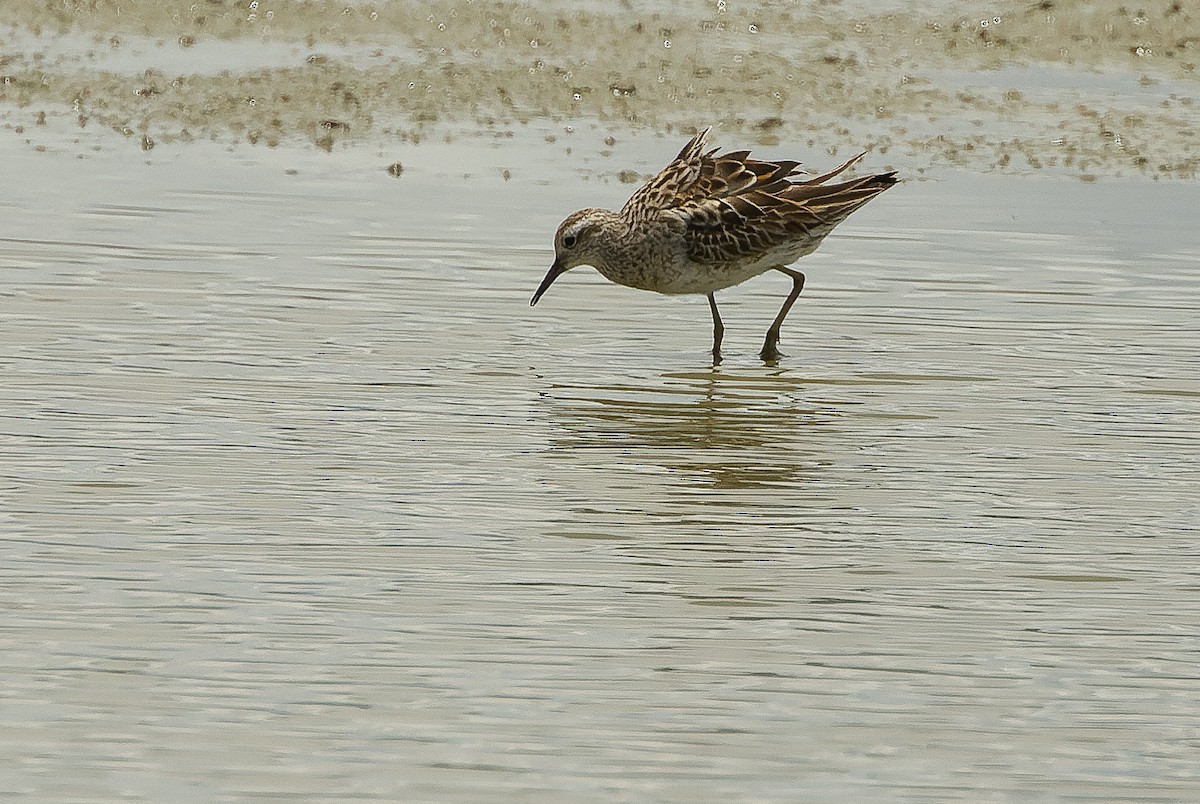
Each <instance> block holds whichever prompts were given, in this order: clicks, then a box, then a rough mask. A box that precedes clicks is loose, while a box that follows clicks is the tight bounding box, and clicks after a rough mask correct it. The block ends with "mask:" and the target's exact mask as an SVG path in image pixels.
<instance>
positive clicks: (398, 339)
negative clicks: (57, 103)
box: [0, 134, 1200, 801]
mask: <svg viewBox="0 0 1200 804" xmlns="http://www.w3.org/2000/svg"><path fill="white" fill-rule="evenodd" d="M580 136H583V135H582V134H581V135H580ZM5 142H7V143H9V144H8V145H6V146H5V147H7V148H9V149H10V150H13V149H14V148H16V147H17V146H14V145H12V144H11V143H12V141H11V140H5ZM729 144H734V143H729ZM678 145H679V143H678V142H675V141H674V140H671V139H666V140H662V139H656V138H644V139H641V140H635V141H630V142H626V143H623V144H621V145H619V146H618V155H619V156H620V155H623V158H624V160H625V162H623V163H622V164H625V163H626V162H627V163H629V164H636V165H639V166H641V167H642V168H643V169H645V170H647V171H648V170H652V169H653V168H654V167H656V166H658V165H661V164H662V163H663V162H665V161H666V159H667V158H669V157H670V156H671V155H672V154H673V153H674V151H675V150H676V149H677V148H678ZM621 149H625V150H623V151H622V150H621ZM364 150H369V149H358V150H357V151H351V152H346V153H336V152H335V153H334V154H331V155H329V154H324V153H314V152H311V151H303V150H284V151H281V152H267V151H260V150H238V151H234V152H232V153H230V152H226V151H224V150H220V149H217V148H215V147H208V146H202V145H195V146H191V147H187V148H183V149H179V150H170V149H161V148H160V149H158V150H156V151H154V152H152V153H151V154H148V155H146V156H138V157H136V158H135V157H131V156H129V155H127V154H121V153H113V152H102V153H96V154H90V155H87V158H84V159H77V158H75V155H74V154H72V153H66V152H59V153H55V152H48V153H41V154H35V153H31V152H29V151H28V150H20V151H16V150H14V151H13V154H10V155H9V157H6V163H8V164H12V165H15V167H14V170H16V171H18V173H19V175H18V176H17V178H18V179H19V181H15V182H14V183H12V184H10V185H9V186H8V188H7V189H6V192H5V194H4V197H3V199H2V200H0V212H2V219H3V221H4V224H3V229H2V230H0V269H2V273H0V308H2V310H3V315H2V316H0V343H2V344H3V346H2V347H0V368H2V371H3V376H4V381H3V382H2V383H0V416H2V422H3V424H2V426H3V437H2V438H0V466H2V467H3V468H2V469H0V529H2V531H3V540H2V541H0V551H2V561H0V572H2V573H3V583H2V584H0V601H2V605H3V606H4V609H5V611H6V616H5V618H4V624H3V630H2V632H0V645H2V646H3V650H2V651H0V673H2V675H3V679H4V680H3V682H0V689H2V690H3V696H2V698H0V710H2V711H3V713H4V721H5V723H6V725H7V728H5V729H4V730H3V732H2V733H0V764H3V766H4V767H5V768H7V770H6V772H5V773H4V774H3V779H2V780H0V792H2V793H3V795H4V796H5V797H6V798H12V797H26V798H38V799H41V800H63V801H66V800H70V801H85V800H105V799H109V800H111V799H117V798H120V799H125V800H151V801H164V800H187V799H192V800H230V799H239V800H245V799H256V798H267V797H306V796H314V797H321V798H339V797H345V798H363V799H392V800H399V799H408V800H481V801H482V800H496V799H507V800H566V799H571V800H597V801H599V800H629V799H668V800H696V799H707V800H712V799H717V798H725V799H735V800H782V799H790V800H849V799H854V800H880V799H887V800H912V801H932V800H964V799H968V800H987V799H1002V800H1003V799H1007V800H1031V799H1037V800H1058V799H1068V798H1072V799H1084V800H1102V799H1109V800H1122V801H1131V800H1144V801H1174V800H1186V799H1188V798H1189V797H1190V796H1192V795H1194V792H1195V790H1196V789H1197V785H1200V778H1198V777H1200V765H1198V763H1197V760H1196V757H1197V750H1198V749H1200V742H1198V738H1197V729H1196V724H1197V723H1198V722H1200V703H1197V702H1198V701H1200V672H1198V671H1197V669H1196V668H1197V663H1198V662H1200V650H1198V648H1197V644H1198V643H1197V641H1196V630H1197V624H1198V623H1200V603H1198V602H1197V589H1198V585H1200V579H1198V576H1197V569H1196V566H1197V563H1196V562H1197V558H1198V554H1200V550H1198V549H1197V546H1196V538H1197V525H1198V524H1200V503H1198V502H1197V500H1200V473H1198V470H1197V468H1196V466H1197V464H1196V455H1197V453H1198V450H1200V435H1198V432H1200V383H1198V381H1197V379H1196V378H1197V377H1198V376H1200V359H1198V357H1197V349H1196V344H1197V343H1200V339H1198V334H1200V333H1198V331H1197V330H1198V329H1200V326H1198V324H1197V321H1198V320H1200V317H1198V314H1200V273H1198V272H1197V262H1198V260H1200V233H1198V232H1197V230H1196V229H1195V227H1194V216H1195V210H1196V209H1197V208H1200V191H1198V190H1197V188H1196V187H1195V185H1194V184H1157V183H1151V182H1147V181H1144V180H1138V181H1109V182H1100V183H1097V184H1081V183H1077V182H1073V181H1067V180H1061V179H1050V180H1041V179H1015V178H999V177H986V176H983V177H981V176H966V175H955V174H945V175H942V176H940V177H938V178H936V179H934V180H925V181H920V180H912V181H908V182H906V183H905V184H902V185H900V186H899V187H897V188H896V189H894V190H891V191H889V192H888V193H887V194H885V195H884V196H882V197H880V198H879V199H878V200H876V201H875V202H873V203H872V204H871V205H870V206H869V207H867V208H866V209H864V210H863V211H861V212H859V213H857V214H856V215H855V216H854V217H853V218H852V219H851V220H850V221H849V222H847V223H846V224H844V226H843V227H842V228H841V229H840V230H839V231H838V232H837V233H835V235H833V236H832V237H831V238H830V240H829V241H828V242H827V243H826V244H825V246H823V248H822V250H821V251H819V252H818V253H817V254H815V255H813V256H812V257H810V258H807V259H806V260H805V262H804V264H803V267H804V269H805V270H806V272H807V274H808V279H809V284H808V287H807V288H806V290H805V293H804V295H803V296H802V297H801V300H800V303H799V304H798V305H797V307H796V308H795V310H794V311H793V313H792V315H791V317H790V318H789V320H788V323H787V325H786V326H785V329H784V340H783V343H782V344H781V347H782V349H783V351H784V352H786V353H787V357H785V358H784V359H783V360H781V362H780V364H779V365H778V366H775V367H768V366H764V365H763V364H762V363H761V362H760V361H759V360H758V359H757V358H756V357H755V352H756V350H757V348H758V346H759V344H760V341H761V337H762V334H763V331H764V330H765V328H766V325H767V324H768V323H769V321H770V319H771V317H772V316H773V315H774V312H775V310H776V309H777V306H778V304H779V302H780V301H781V299H782V297H783V295H784V293H785V291H786V289H787V282H786V280H785V279H783V278H778V279H776V278H771V277H763V278H760V279H757V280H754V281H752V282H750V283H747V284H746V285H744V286H742V287H740V288H737V289H734V290H732V291H730V292H727V293H725V294H723V296H722V299H723V307H722V310H723V313H724V316H725V321H726V326H727V332H726V353H725V357H726V360H725V362H724V363H723V364H722V365H721V366H720V367H719V368H716V369H714V368H712V367H711V366H710V365H709V360H708V355H707V353H706V349H707V346H708V339H709V335H710V333H709V319H708V310H707V306H706V304H705V303H704V300H703V299H702V298H696V299H692V298H666V297H658V296H654V295H652V294H644V293H639V292H635V291H631V290H627V289H624V288H619V287H615V286H612V285H608V284H606V283H604V282H603V280H601V279H600V278H599V277H598V276H597V275H595V274H594V273H590V272H588V271H587V270H584V269H581V270H579V271H576V272H572V273H571V274H570V275H568V276H566V277H564V278H563V279H562V280H560V281H559V282H558V283H557V284H556V285H555V286H554V288H553V289H552V290H551V292H550V293H549V294H548V295H547V296H546V297H545V299H544V300H543V301H542V302H541V303H540V304H539V305H538V306H537V307H536V308H533V309H530V307H529V306H528V300H529V296H530V294H531V292H532V290H533V289H534V287H535V286H536V285H537V282H538V281H539V280H540V279H541V276H542V274H543V272H544V271H545V269H546V267H547V266H548V264H549V260H550V258H551V254H550V251H549V241H550V237H551V234H552V232H553V229H554V227H555V225H556V224H557V222H558V221H559V219H560V218H561V217H562V216H564V215H565V214H566V213H567V212H569V211H571V210H573V209H575V208H577V207H581V206H589V205H618V204H620V203H621V202H622V200H623V199H624V198H625V197H626V196H627V195H628V193H629V192H630V190H631V188H630V187H629V186H627V185H622V184H620V183H619V182H616V181H601V180H596V178H595V175H598V174H595V175H593V174H588V173H587V172H586V171H585V173H583V174H581V173H580V171H579V167H580V165H579V164H577V163H575V162H573V161H572V160H571V159H569V158H567V157H566V156H564V155H563V153H562V149H561V148H559V149H557V150H553V152H552V153H550V154H549V156H545V155H544V154H545V153H546V151H545V149H544V143H543V142H541V140H540V138H539V137H537V136H532V135H531V136H526V137H524V138H522V137H518V138H516V139H515V140H501V141H493V140H483V141H479V142H475V143H459V144H456V145H454V146H437V145H424V146H421V147H419V148H415V147H414V148H410V149H409V150H408V151H404V152H397V153H392V152H390V151H389V152H388V153H386V154H380V155H379V158H375V155H373V154H371V153H364ZM771 153H772V155H783V154H777V153H776V152H774V151H772V152H771ZM789 155H791V154H789ZM801 156H803V158H805V159H806V160H808V161H812V162H814V163H818V162H820V161H821V160H822V159H823V158H824V156H823V155H821V154H817V155H815V156H814V155H812V154H802V155H801ZM396 158H399V159H401V160H402V161H403V162H404V163H405V172H404V174H403V175H402V176H401V177H400V178H399V179H394V178H392V177H390V176H388V174H387V173H386V172H384V171H383V170H382V165H385V164H387V163H388V162H390V161H393V160H394V159H396ZM830 161H832V159H831V160H830ZM815 166H817V167H820V166H821V165H820V164H815ZM584 167H585V168H586V166H584ZM505 169H511V174H512V178H511V180H509V181H505V180H504V179H503V178H502V171H503V170H505ZM289 170H290V171H291V172H289ZM597 170H599V168H597ZM601 172H602V171H601ZM588 175H592V179H591V180H582V179H586V178H587V176H588ZM63 188H70V189H69V190H66V191H65V190H64V189H63Z"/></svg>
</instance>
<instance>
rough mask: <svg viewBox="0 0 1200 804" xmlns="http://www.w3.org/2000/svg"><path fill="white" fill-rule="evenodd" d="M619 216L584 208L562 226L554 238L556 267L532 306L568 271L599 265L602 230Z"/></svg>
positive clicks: (531, 301)
mask: <svg viewBox="0 0 1200 804" xmlns="http://www.w3.org/2000/svg"><path fill="white" fill-rule="evenodd" d="M616 217H617V216H616V213H614V212H610V211H608V210H607V209H581V210H579V211H578V212H574V213H572V214H571V215H569V216H568V217H567V219H566V220H565V221H563V222H562V223H560V224H559V226H558V231H557V232H556V233H555V235H554V264H553V265H551V266H550V270H549V271H547V272H546V278H545V279H543V280H542V284H541V285H539V286H538V289H537V292H536V293H534V294H533V299H531V300H530V302H529V304H530V305H531V306H532V305H534V304H537V303H538V299H540V298H542V294H543V293H545V292H546V291H547V290H548V289H549V288H550V286H551V285H553V284H554V280H555V279H558V278H559V277H560V276H562V275H563V274H565V273H566V272H567V271H569V270H571V269H572V268H574V267H575V266H577V265H596V262H597V260H599V259H601V251H602V250H601V243H600V241H601V238H602V237H603V230H604V229H605V227H606V225H607V224H610V223H611V222H612V220H613V219H614V218H616Z"/></svg>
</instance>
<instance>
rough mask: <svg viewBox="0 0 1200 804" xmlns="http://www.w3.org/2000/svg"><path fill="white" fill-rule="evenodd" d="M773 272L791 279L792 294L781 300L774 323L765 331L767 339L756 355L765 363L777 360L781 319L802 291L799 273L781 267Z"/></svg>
mask: <svg viewBox="0 0 1200 804" xmlns="http://www.w3.org/2000/svg"><path fill="white" fill-rule="evenodd" d="M775 270H776V271H782V272H783V273H785V274H787V275H788V276H790V277H791V278H792V292H791V293H789V294H788V297H787V298H786V299H784V300H783V307H781V308H779V315H777V316H775V321H774V322H772V323H771V328H770V329H768V330H767V339H766V340H765V341H763V348H762V351H761V352H759V353H758V356H759V357H761V358H762V359H763V360H766V361H774V360H778V359H779V349H778V348H776V347H777V346H778V344H779V328H780V327H781V326H783V319H785V318H787V314H788V311H789V310H791V309H792V305H793V304H795V303H796V299H797V297H799V295H800V291H802V290H804V274H802V273H800V272H799V271H791V270H788V269H787V268H784V267H783V266H782V265H777V266H775Z"/></svg>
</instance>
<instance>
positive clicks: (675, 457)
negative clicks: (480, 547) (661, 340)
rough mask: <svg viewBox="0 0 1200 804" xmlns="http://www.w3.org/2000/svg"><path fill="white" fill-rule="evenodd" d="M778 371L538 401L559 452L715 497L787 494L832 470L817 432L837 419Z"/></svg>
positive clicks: (808, 387) (620, 386)
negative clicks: (736, 492) (765, 490)
mask: <svg viewBox="0 0 1200 804" xmlns="http://www.w3.org/2000/svg"><path fill="white" fill-rule="evenodd" d="M813 388H814V386H813V385H812V384H811V382H810V381H807V380H805V379H803V378H801V377H797V376H793V375H789V374H788V373H786V372H785V371H773V372H769V373H763V372H762V371H759V372H758V373H736V372H729V371H723V370H721V369H720V368H719V367H713V368H712V369H710V370H704V371H696V372H683V373H668V374H663V375H657V376H651V377H646V378H645V379H644V380H643V381H641V382H637V381H633V382H631V381H629V380H627V379H623V380H622V381H620V382H614V383H611V384H607V383H604V384H594V385H584V384H561V385H555V386H551V387H550V388H549V389H547V391H546V392H545V394H544V398H545V401H546V402H547V403H548V404H549V406H550V414H551V417H552V419H553V424H554V431H553V435H552V444H553V447H554V449H555V451H556V452H561V453H562V454H564V455H574V456H575V457H576V458H578V456H579V451H590V452H591V453H592V454H593V457H594V458H600V456H599V455H595V452H596V451H600V452H601V453H605V454H606V455H607V457H608V458H609V459H611V460H614V461H616V462H619V463H621V464H623V465H626V466H635V467H636V468H638V469H639V470H640V471H656V470H659V471H665V472H668V473H672V474H678V475H682V476H683V477H682V478H681V479H684V480H688V481H691V482H695V481H696V480H700V481H703V482H705V483H706V484H707V485H708V486H709V487H710V488H715V489H750V488H761V487H771V486H781V485H794V484H796V483H803V482H805V481H807V480H811V479H813V478H815V477H816V476H817V475H818V474H819V473H820V471H821V470H822V468H823V467H825V466H828V465H829V464H830V463H831V460H830V458H829V455H828V453H827V452H826V450H824V449H823V448H822V446H821V445H822V444H823V443H824V439H822V438H820V434H821V433H820V431H823V430H827V429H828V428H829V427H830V425H831V424H832V422H834V421H835V420H836V419H837V418H838V413H837V411H836V409H835V408H834V407H833V406H831V405H829V404H827V403H814V402H812V401H810V400H809V399H808V398H807V397H808V396H809V395H811V393H812V390H813Z"/></svg>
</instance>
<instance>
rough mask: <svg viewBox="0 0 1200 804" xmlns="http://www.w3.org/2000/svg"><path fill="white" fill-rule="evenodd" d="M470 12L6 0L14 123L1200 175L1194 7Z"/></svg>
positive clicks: (178, 137) (50, 134) (139, 137)
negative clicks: (696, 136) (868, 153)
mask: <svg viewBox="0 0 1200 804" xmlns="http://www.w3.org/2000/svg"><path fill="white" fill-rule="evenodd" d="M460 5H461V4H421V5H415V4H408V3H391V4H385V5H379V6H376V5H371V4H350V5H347V4H345V3H342V2H337V3H322V2H317V3H303V4H299V3H297V4H288V5H287V6H283V7H280V8H279V9H277V10H276V9H273V8H272V7H271V5H270V4H262V5H261V7H260V6H259V5H257V4H255V6H254V8H253V9H252V8H250V4H248V3H244V2H237V3H220V2H217V3H214V2H206V3H196V4H192V5H190V6H189V5H187V4H174V3H168V4H159V3H143V4H131V5H130V4H127V5H121V4H117V3H104V2H98V3H64V4H50V5H49V8H47V4H44V3H41V2H34V1H33V0H10V2H9V3H7V4H6V20H7V22H8V24H9V25H10V26H12V27H10V28H8V29H0V47H2V48H3V53H4V55H3V59H2V61H0V72H2V76H0V78H2V79H3V83H2V84H0V109H4V112H3V115H4V117H3V119H4V121H5V122H6V123H7V125H8V126H9V127H16V128H21V129H23V132H22V133H23V134H24V135H25V136H26V137H28V139H29V141H30V143H31V144H34V145H44V146H46V147H56V144H57V143H59V142H61V141H62V140H63V139H64V138H65V139H67V140H69V139H71V138H72V137H73V135H74V134H75V133H76V132H78V131H79V130H87V129H89V128H97V127H98V128H102V129H106V130H110V131H112V132H116V133H118V134H120V135H121V136H123V137H125V138H127V139H128V140H129V141H130V142H131V143H133V144H134V145H140V146H142V147H152V146H153V145H154V144H155V143H169V142H177V141H185V142H186V141H190V140H193V139H214V140H216V141H219V142H225V143H252V144H257V145H263V146H277V145H279V144H282V143H285V142H289V143H291V142H307V143H315V144H317V145H319V146H320V147H323V148H326V149H329V148H333V147H338V146H339V145H345V144H348V143H355V142H357V143H363V142H368V143H369V142H382V143H396V142H404V141H422V140H425V139H429V138H436V139H442V138H445V137H447V136H449V137H456V136H459V135H461V134H463V133H464V132H476V131H486V132H492V133H496V134H501V135H505V134H507V133H508V132H510V131H511V130H513V129H514V128H519V127H521V126H523V125H526V124H528V123H530V122H531V121H543V120H549V121H553V122H555V123H557V124H559V125H560V126H562V127H567V126H578V125H581V124H584V125H586V124H589V123H592V122H594V121H599V123H600V124H601V125H603V126H604V127H605V128H606V129H608V130H609V133H611V134H613V135H615V136H622V135H624V134H626V133H629V132H656V133H681V132H684V131H691V130H694V128H695V127H697V126H702V125H708V124H715V125H717V126H719V127H720V129H721V130H722V131H724V132H726V133H727V134H728V135H729V136H736V137H737V138H738V139H739V140H740V141H749V142H754V143H759V144H764V145H772V144H777V143H789V144H791V143H802V144H805V145H806V146H807V147H809V148H812V149H816V150H819V151H826V152H828V153H829V154H830V155H835V154H836V153H837V152H839V151H842V150H849V149H859V150H862V149H870V150H873V151H874V152H876V153H877V154H879V155H880V156H881V157H883V158H884V159H886V160H888V161H889V163H890V164H891V166H893V167H898V168H900V169H902V170H903V171H904V172H906V173H909V174H919V173H922V172H924V171H925V170H927V169H929V168H931V167H934V166H946V165H955V166H962V167H967V168H970V169H973V170H981V169H982V170H1002V171H1011V172H1018V173H1031V172H1042V171H1050V172H1053V173H1066V174H1068V175H1074V176H1078V177H1081V178H1084V179H1087V180H1092V179H1095V178H1102V177H1106V176H1121V175H1145V176H1151V177H1156V178H1194V177H1195V175H1196V169H1197V160H1198V158H1200V157H1198V156H1197V154H1198V153H1200V139H1198V136H1200V135H1197V133H1196V132H1197V130H1198V129H1200V108H1198V107H1197V105H1196V96H1197V87H1198V83H1197V82H1198V81H1200V79H1198V77H1197V74H1196V62H1197V61H1198V60H1200V16H1198V15H1197V11H1196V9H1194V8H1191V7H1190V6H1189V4H1186V3H1184V4H1180V3H1173V2H1156V3H1151V4H1145V5H1144V7H1139V9H1138V10H1133V11H1131V10H1130V9H1129V8H1126V6H1125V5H1124V4H1122V3H1120V2H1094V3H1087V4H1080V3H1075V4H1068V3H1056V2H1044V3H1029V2H1025V1H1024V0H1021V2H1007V3H999V4H994V5H991V6H988V11H987V13H986V14H984V15H982V16H981V15H979V14H972V15H970V16H964V15H962V14H961V13H960V12H955V11H952V10H948V9H946V8H944V7H939V4H934V5H933V6H931V7H930V6H923V7H922V9H921V10H920V11H917V12H913V11H912V10H911V9H903V8H901V9H898V10H896V11H891V12H888V13H878V12H876V13H867V12H864V11H863V10H862V9H861V8H859V7H857V5H855V4H846V3H838V2H831V3H820V4H816V5H814V6H811V7H805V8H795V9H781V8H779V7H777V6H776V5H775V4H743V3H728V4H725V3H707V4H704V5H703V6H702V7H700V8H699V9H698V10H696V11H693V12H690V13H686V14H685V13H680V12H678V11H672V10H669V9H670V8H671V6H669V5H667V4H663V5H662V6H661V7H659V8H656V9H654V10H651V11H643V12H641V13H634V12H633V11H632V10H630V9H629V8H625V7H622V6H613V7H611V8H610V7H608V6H603V5H601V6H596V7H594V8H591V9H589V8H587V7H583V8H575V7H570V8H567V7H562V8H547V7H545V6H534V5H527V4H513V3H502V4H489V5H488V7H487V9H486V10H484V9H483V8H482V7H479V8H476V7H474V6H473V5H472V4H466V5H461V7H460ZM941 5H942V6H945V5H951V6H952V5H953V4H941ZM118 9H119V10H118ZM43 116H44V120H45V124H44V126H45V127H44V128H41V127H39V123H38V121H40V120H42V119H43Z"/></svg>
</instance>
